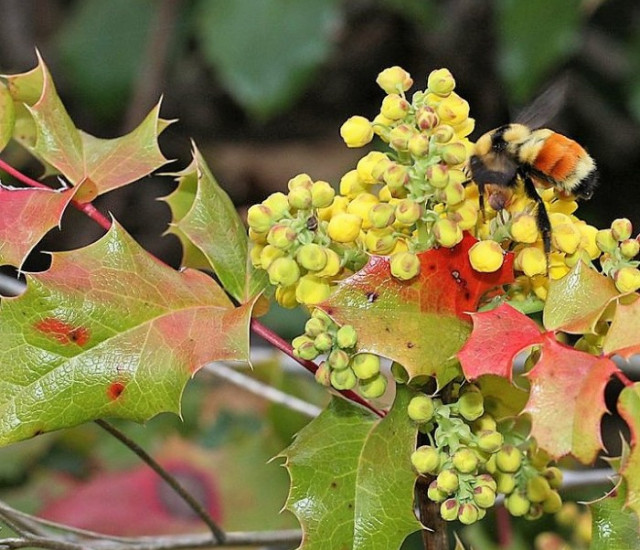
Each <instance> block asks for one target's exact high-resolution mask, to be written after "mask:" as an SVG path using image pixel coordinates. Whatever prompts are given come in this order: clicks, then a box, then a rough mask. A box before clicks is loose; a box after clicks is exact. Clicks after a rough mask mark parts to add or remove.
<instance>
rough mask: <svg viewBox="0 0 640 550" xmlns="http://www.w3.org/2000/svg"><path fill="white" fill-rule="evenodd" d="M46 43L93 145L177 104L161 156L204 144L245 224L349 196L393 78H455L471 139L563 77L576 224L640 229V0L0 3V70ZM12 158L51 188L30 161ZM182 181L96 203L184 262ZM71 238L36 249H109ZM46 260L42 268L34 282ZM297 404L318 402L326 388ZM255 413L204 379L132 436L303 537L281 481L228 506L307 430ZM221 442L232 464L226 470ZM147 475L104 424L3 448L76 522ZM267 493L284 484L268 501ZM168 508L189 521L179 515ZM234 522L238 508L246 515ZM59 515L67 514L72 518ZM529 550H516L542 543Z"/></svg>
mask: <svg viewBox="0 0 640 550" xmlns="http://www.w3.org/2000/svg"><path fill="white" fill-rule="evenodd" d="M36 47H37V48H38V49H39V50H40V52H41V53H42V55H43V57H44V59H45V60H46V62H47V64H48V65H49V68H50V70H51V72H52V74H53V76H54V79H55V81H56V84H57V87H58V91H59V93H60V95H61V97H62V99H63V101H64V102H65V104H66V106H67V108H68V110H69V112H70V114H71V116H72V117H73V119H74V120H75V121H76V124H77V125H78V126H79V127H80V128H82V129H84V130H86V131H88V132H90V133H93V134H95V135H98V136H101V137H114V136H116V135H120V134H122V133H124V132H126V131H128V130H130V129H132V128H133V127H134V126H135V125H136V124H137V123H139V122H140V121H141V120H142V119H143V117H144V115H145V114H146V112H147V111H148V110H149V109H150V108H151V107H152V106H153V105H154V104H155V103H156V102H157V101H158V98H159V97H161V96H162V97H163V107H162V116H163V117H164V118H170V119H171V118H177V119H179V122H178V123H177V124H174V125H172V126H171V127H170V128H169V129H168V130H167V131H165V132H164V133H163V134H162V136H161V138H160V139H161V145H162V148H163V151H164V152H165V155H166V156H167V157H168V158H172V159H176V162H175V163H174V164H173V165H169V166H168V168H169V169H170V170H171V171H176V170H179V169H181V168H183V167H185V166H186V165H187V164H188V162H189V155H190V139H191V138H193V139H195V140H196V142H197V143H198V146H199V148H200V149H201V150H202V152H203V154H204V156H205V157H206V159H207V161H208V162H209V164H210V166H211V168H212V170H213V172H214V174H215V175H216V176H217V178H218V180H219V181H220V183H221V185H222V186H223V187H224V188H225V189H226V190H227V191H228V192H229V194H230V195H231V197H232V199H233V200H234V202H235V203H236V204H237V206H238V207H239V208H240V209H243V208H246V207H247V205H249V204H252V203H254V202H256V201H260V200H262V199H263V198H264V197H265V196H266V195H268V194H269V193H272V192H274V191H277V190H282V189H284V188H285V187H286V183H287V180H288V179H289V178H291V177H292V176H294V175H295V174H297V173H299V172H302V171H305V172H308V173H309V174H310V175H311V176H312V177H313V178H314V179H327V180H329V181H331V182H333V183H337V181H338V180H339V178H340V176H341V175H342V174H343V173H344V172H345V171H347V170H349V169H351V168H352V167H353V165H354V163H355V161H356V160H357V158H358V157H359V155H360V154H361V153H359V152H358V151H351V150H348V149H347V148H346V147H345V146H344V145H343V144H342V142H341V140H340V138H339V135H338V129H339V127H340V125H341V124H342V122H343V121H344V120H345V119H346V118H348V117H349V116H351V115H353V114H361V115H364V116H367V117H369V118H372V117H373V116H374V115H375V114H376V112H377V110H378V108H379V105H380V101H381V99H382V97H383V92H382V91H381V90H380V89H379V88H378V87H377V85H376V84H375V78H376V75H377V74H378V72H379V71H380V70H382V69H383V68H385V67H388V66H391V65H401V66H402V67H404V68H405V69H407V70H408V71H409V72H410V73H411V74H412V76H413V77H414V80H415V81H416V84H417V86H419V87H424V85H425V80H426V77H427V75H428V73H429V71H431V70H432V69H434V68H439V67H448V68H449V69H450V70H451V71H452V72H453V74H454V75H455V77H456V79H457V83H458V88H457V89H458V91H459V93H460V94H461V95H462V96H463V97H464V98H466V99H467V100H468V101H469V103H470V104H471V116H473V117H474V118H475V119H476V131H475V132H474V133H473V134H472V138H475V137H478V136H479V135H480V134H481V133H483V132H485V131H487V130H489V129H491V128H493V127H496V126H498V125H500V124H503V123H505V122H508V121H509V120H510V119H512V118H513V116H514V114H515V113H517V111H518V109H519V108H521V107H523V106H525V105H526V104H527V103H528V102H530V101H531V100H532V99H533V98H534V97H535V96H536V95H537V94H538V93H539V92H540V91H541V90H543V89H545V88H546V86H547V85H549V83H551V82H552V81H554V80H555V79H557V78H565V77H566V78H568V82H569V89H568V93H567V97H566V101H565V104H564V107H563V109H562V110H561V112H560V113H559V115H558V116H557V117H556V118H555V119H554V120H553V121H551V122H550V123H549V127H551V128H553V129H555V130H557V131H560V132H562V133H564V134H566V135H568V136H570V137H572V138H574V139H576V140H577V141H579V142H580V143H582V144H583V145H584V146H585V147H586V148H587V149H588V151H589V152H590V153H591V155H592V156H593V157H594V158H595V159H596V162H597V163H598V166H599V169H600V171H601V180H602V184H601V187H600V188H599V190H598V191H597V192H596V194H595V196H594V198H593V199H592V200H591V201H590V202H589V203H585V205H584V206H583V207H582V208H581V210H580V212H581V213H582V217H584V218H585V219H586V220H588V221H589V222H590V223H592V224H594V225H597V226H599V227H605V226H606V225H608V224H609V223H610V221H611V220H612V219H614V218H616V217H621V216H626V217H629V218H630V219H631V220H632V221H633V222H634V226H635V227H636V228H640V208H639V207H640V186H639V185H638V182H640V3H639V2H638V1H637V0H609V1H604V0H528V1H522V0H342V1H339V0H108V1H104V0H77V1H71V0H0V71H1V72H2V73H14V72H23V71H26V70H28V69H30V68H32V67H33V66H34V65H35V63H36V56H35V48H36ZM3 158H4V159H5V160H7V161H9V162H11V163H12V164H13V165H14V166H16V167H18V168H21V169H22V170H24V171H25V172H27V173H29V174H30V175H38V174H39V169H38V166H37V165H35V164H33V163H32V162H31V161H29V159H28V158H27V156H26V155H25V154H24V153H23V152H21V151H20V150H18V149H17V148H11V149H7V150H6V151H5V152H3ZM2 181H3V182H10V179H9V178H8V177H7V176H6V175H3V176H2ZM173 185H174V184H173V182H172V181H171V179H170V178H147V179H145V180H144V181H142V182H140V183H138V184H136V185H132V186H128V187H125V188H123V189H119V190H117V191H114V192H112V193H110V194H108V195H106V196H104V197H100V198H99V199H98V201H96V205H97V206H98V208H100V209H101V210H102V211H103V212H107V211H110V212H112V213H113V214H114V215H115V217H116V218H117V219H118V220H119V221H120V222H121V223H123V224H124V226H125V227H126V228H127V229H128V230H129V231H130V232H131V233H132V234H133V235H134V236H135V237H136V239H138V241H139V242H141V244H142V245H143V246H145V247H146V248H147V249H148V250H150V251H151V252H152V253H154V254H156V255H157V256H159V257H161V258H162V259H163V260H165V261H167V262H168V263H170V264H171V265H174V266H178V264H179V260H180V249H179V244H178V241H177V240H176V239H175V238H174V237H173V236H171V235H168V236H164V237H163V236H162V233H163V232H164V230H165V229H166V227H167V223H168V222H169V220H170V216H169V210H168V208H167V206H166V205H165V204H164V203H161V202H158V201H155V200H153V199H154V198H157V197H160V196H163V195H166V194H168V193H169V192H170V191H171V190H172V188H173ZM64 225H65V226H66V227H67V229H66V230H65V229H63V230H62V232H60V231H58V230H54V231H52V232H51V233H50V234H49V236H48V237H47V239H46V240H45V242H44V243H43V245H42V247H41V249H45V250H52V249H60V248H71V247H76V246H79V245H83V244H87V243H88V242H91V241H92V240H94V239H95V238H97V237H98V236H99V235H100V231H99V228H97V227H95V226H93V225H92V224H91V222H90V220H87V219H85V218H83V217H82V216H81V215H80V214H78V213H77V212H75V211H72V210H70V211H69V212H68V213H67V214H65V220H64ZM43 262H46V258H45V256H44V255H42V254H40V253H38V252H36V253H34V254H33V255H32V257H31V258H30V260H29V262H28V263H27V265H26V269H27V270H29V269H38V268H41V267H42V265H43ZM274 372H275V373H276V374H274ZM261 376H263V377H264V378H267V379H269V380H270V381H271V382H273V381H274V379H273V377H274V376H275V377H276V379H277V380H276V382H277V384H285V381H286V380H288V378H290V377H287V376H283V375H282V371H281V370H280V368H279V367H277V366H273V365H272V366H271V367H270V368H267V369H266V370H265V372H264V373H263V374H261ZM283 380H284V381H283ZM294 382H295V383H292V382H286V384H289V385H291V384H294V385H295V384H298V383H300V384H303V385H305V387H306V385H308V384H307V382H308V380H307V379H304V380H303V381H294ZM297 391H299V392H301V393H302V394H304V395H307V396H308V395H309V392H310V391H312V390H311V389H309V388H308V387H307V388H306V389H304V390H301V389H300V388H297ZM314 399H315V400H316V402H321V397H319V396H315V397H314ZM245 401H246V400H245V399H244V396H243V395H242V394H238V393H237V391H236V392H233V391H231V393H229V390H228V389H227V390H225V386H224V385H223V384H221V383H220V382H215V381H211V380H209V381H208V382H206V383H205V382H202V383H200V384H197V385H194V384H192V385H190V386H189V389H188V392H187V395H186V401H185V407H186V410H185V414H184V417H185V423H184V424H182V423H180V422H179V421H178V419H168V418H164V417H161V418H158V419H155V420H153V421H152V422H150V423H149V425H148V426H147V427H146V428H137V427H130V426H128V427H126V428H127V429H129V431H132V432H135V435H136V436H137V437H138V438H142V440H143V443H144V442H147V443H148V444H149V448H150V450H152V451H155V452H158V453H159V454H160V455H161V456H162V457H165V458H166V460H167V461H168V463H170V464H173V463H175V457H182V458H183V459H184V462H186V463H187V466H185V468H186V469H187V474H189V471H188V470H189V468H193V469H195V470H197V471H198V472H199V473H198V474H197V475H203V476H205V477H207V476H209V477H210V478H211V479H210V481H211V483H212V484H213V485H212V487H214V488H213V489H211V488H210V489H211V490H210V491H209V493H208V494H209V498H210V499H213V500H215V498H214V497H212V496H211V495H213V494H214V493H215V494H218V496H220V495H222V496H221V497H220V500H219V501H215V502H223V503H226V504H224V506H223V508H224V509H217V512H216V513H219V514H220V517H221V518H222V520H223V523H224V524H225V526H226V527H230V528H243V529H261V528H275V527H282V526H292V525H295V522H293V523H292V522H291V518H286V517H284V516H277V510H278V509H279V507H280V505H281V504H282V499H283V498H284V496H285V495H286V481H287V480H286V475H284V472H283V471H282V469H280V468H278V467H277V466H275V465H273V464H272V465H270V467H271V469H270V470H269V469H266V470H260V473H258V474H256V476H255V479H254V478H251V479H248V480H245V481H247V483H246V485H247V486H248V487H249V489H252V491H251V490H249V491H248V492H247V494H246V495H241V496H240V497H238V498H237V499H236V501H233V502H230V501H229V499H230V498H231V497H230V496H229V495H230V494H233V491H234V488H233V487H231V488H227V489H225V487H224V486H223V485H224V483H223V482H224V479H226V478H225V477H224V476H222V477H221V478H220V480H219V482H220V483H219V485H216V479H217V477H219V476H220V474H221V472H220V469H221V468H222V469H229V468H231V469H233V468H234V467H236V468H237V465H238V464H241V463H243V461H245V462H246V463H247V465H248V466H249V465H250V464H259V465H260V468H267V467H266V466H265V464H264V463H265V462H266V458H268V457H269V456H273V454H275V453H276V452H277V450H278V449H279V448H282V447H284V446H285V445H286V444H287V442H288V441H289V439H290V437H291V435H292V434H293V433H294V432H295V431H296V429H298V428H299V427H300V426H301V425H302V424H303V423H304V419H301V418H296V419H295V420H291V416H290V415H285V414H281V413H282V411H279V412H278V411H276V413H274V412H273V410H272V409H273V408H272V407H268V406H267V405H266V404H265V403H263V402H256V401H255V400H254V399H250V400H249V401H248V402H245ZM211 403H216V406H215V407H213V408H215V410H213V408H212V405H211ZM203 430H204V435H203ZM258 436H259V437H258ZM212 442H213V443H212ZM223 443H224V444H225V445H226V448H227V449H230V450H227V451H226V454H219V453H218V448H219V447H220V446H222V444H223ZM203 446H204V449H203ZM172 461H174V462H172ZM137 464H138V463H137V462H136V460H135V459H133V458H132V457H130V456H129V455H128V454H127V451H123V450H120V449H119V448H118V444H117V443H116V442H113V441H111V440H108V439H107V440H106V441H105V440H104V438H103V437H102V434H100V433H99V430H98V429H97V428H95V427H93V426H89V427H84V428H79V429H76V430H68V431H65V432H61V433H57V434H51V435H49V436H46V437H43V438H38V439H36V440H33V441H32V442H27V443H25V444H21V445H17V446H14V447H11V448H8V449H1V450H0V485H2V486H4V488H5V489H4V492H3V495H5V496H6V495H9V498H10V500H11V501H12V502H14V503H16V504H22V505H23V508H24V509H28V510H34V511H38V510H40V511H42V510H45V511H47V510H48V514H49V516H50V517H54V518H62V519H64V518H68V514H69V513H71V514H72V516H73V514H78V513H79V511H80V510H82V509H83V507H85V506H84V505H83V504H82V502H84V501H79V503H78V502H71V504H69V502H68V501H67V500H65V499H68V498H70V497H68V495H69V494H72V493H76V492H77V491H78V490H79V489H78V488H79V487H80V485H82V484H83V483H84V482H87V483H90V482H92V481H93V482H95V480H96V479H97V477H99V476H104V475H107V473H108V472H111V471H113V470H116V471H121V470H120V469H121V468H124V469H125V471H126V472H127V474H126V475H129V476H133V477H131V478H126V479H128V480H138V478H137V477H135V476H136V475H138V474H137V473H136V471H137V470H135V468H136V465H137ZM203 465H204V466H203ZM183 466H184V464H183ZM256 467H257V466H256ZM202 468H204V471H200V470H201V469H202ZM132 469H133V470H132ZM195 470H194V471H195ZM274 472H275V473H274ZM191 473H193V472H191ZM224 473H225V474H226V473H227V470H224ZM123 475H124V474H123ZM140 475H141V474H140ZM185 475H186V474H185ZM189 475H191V474H189ZM194 475H195V474H194ZM242 475H243V474H241V473H239V476H240V477H241V478H242ZM141 479H142V478H141ZM138 482H139V483H146V481H144V480H142V481H140V480H138ZM267 482H268V483H274V487H275V488H273V490H272V489H271V488H269V489H268V490H267V491H264V489H265V487H271V486H270V485H268V484H267V485H265V483H267ZM130 483H134V482H133V481H131V482H130ZM132 486H133V487H136V485H135V484H134V485H132ZM216 491H217V493H216ZM225 491H226V492H225ZM87 494H88V495H89V496H87V498H88V499H89V501H91V498H90V496H91V494H92V493H91V492H89V493H87ZM154 494H155V493H154ZM259 494H260V495H262V498H265V497H269V498H267V500H269V499H270V501H269V502H268V503H267V504H265V505H264V507H263V509H269V510H270V513H271V512H273V514H275V515H269V514H265V517H264V518H263V517H259V516H258V515H256V512H255V510H254V509H253V508H250V507H249V508H247V507H246V502H251V501H253V500H255V498H256V495H259ZM134 496H135V495H134ZM134 496H132V497H131V498H134ZM136 498H138V497H136ZM149 498H151V497H149ZM154 498H155V497H154ZM163 498H165V500H164V501H163V503H164V504H163V506H165V508H166V506H167V502H169V505H170V506H169V508H170V510H171V511H172V513H174V512H175V514H177V516H178V517H179V518H180V519H181V521H182V520H184V519H185V518H184V517H183V516H181V515H180V514H183V515H184V511H181V512H180V513H178V512H176V508H175V506H176V504H175V501H174V500H170V501H166V495H165V497H163ZM216 498H217V497H216ZM243 498H244V499H245V500H244V501H243ZM94 500H95V499H94ZM215 502H213V501H211V502H209V504H211V506H214V504H215ZM61 503H62V504H61ZM243 503H244V504H243ZM63 504H64V505H63ZM65 506H67V508H65ZM171 506H174V508H171ZM221 506H222V505H221ZM243 506H244V507H245V508H244V509H243ZM265 507H266V508H265ZM214 508H215V506H214ZM232 508H235V509H239V510H240V511H241V512H243V514H242V515H241V517H240V518H239V517H237V515H234V513H236V514H237V513H238V512H233V511H231V509H232ZM63 509H67V510H71V511H72V512H67V516H65V515H64V513H63V512H61V510H63ZM165 512H166V510H165ZM56 514H57V515H56ZM267 516H268V517H267ZM283 517H284V519H283ZM251 518H253V520H254V522H253V523H251V521H250V520H251ZM187 519H188V518H187ZM191 519H193V518H191ZM185 521H186V520H185ZM178 523H179V522H178ZM187 523H188V521H187ZM84 525H85V526H86V525H90V526H92V527H94V528H95V527H96V525H93V524H84ZM180 525H181V526H182V527H184V525H183V524H182V523H180ZM189 525H191V524H189ZM176 529H177V530H180V528H178V527H176ZM189 529H191V527H189ZM121 534H123V533H121ZM523 544H524V545H523V546H519V547H518V548H528V547H529V546H527V545H526V543H523Z"/></svg>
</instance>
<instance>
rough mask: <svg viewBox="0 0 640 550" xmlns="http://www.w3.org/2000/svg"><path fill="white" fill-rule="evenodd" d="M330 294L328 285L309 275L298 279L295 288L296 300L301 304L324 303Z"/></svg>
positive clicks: (322, 280)
mask: <svg viewBox="0 0 640 550" xmlns="http://www.w3.org/2000/svg"><path fill="white" fill-rule="evenodd" d="M294 263H295V262H294ZM330 294H331V287H330V286H329V283H327V282H326V281H325V280H324V279H321V278H319V277H316V276H315V275H311V274H307V275H303V276H302V277H300V280H299V281H298V286H297V287H296V299H297V300H298V302H300V303H301V304H307V305H311V304H319V303H320V302H324V301H325V300H326V299H327V298H328V297H329V295H330Z"/></svg>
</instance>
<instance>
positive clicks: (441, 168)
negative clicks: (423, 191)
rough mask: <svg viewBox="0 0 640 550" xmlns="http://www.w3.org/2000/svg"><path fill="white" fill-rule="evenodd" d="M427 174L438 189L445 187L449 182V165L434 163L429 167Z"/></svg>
mask: <svg viewBox="0 0 640 550" xmlns="http://www.w3.org/2000/svg"><path fill="white" fill-rule="evenodd" d="M425 175H426V177H427V180H428V181H429V183H430V184H431V185H432V186H433V187H435V188H436V189H444V188H445V187H446V186H447V184H448V183H449V167H448V166H447V165H446V164H432V165H431V166H429V167H428V168H427V171H426V173H425Z"/></svg>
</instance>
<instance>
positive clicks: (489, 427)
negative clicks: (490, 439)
mask: <svg viewBox="0 0 640 550" xmlns="http://www.w3.org/2000/svg"><path fill="white" fill-rule="evenodd" d="M496 427H497V424H496V421H495V419H494V418H493V416H491V415H490V414H487V413H485V414H483V415H482V416H481V417H480V418H477V419H476V420H474V421H473V430H474V431H475V432H477V433H479V432H482V431H485V430H486V431H490V432H494V431H495V430H496Z"/></svg>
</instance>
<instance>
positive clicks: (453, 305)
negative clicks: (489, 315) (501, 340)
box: [320, 235, 513, 384]
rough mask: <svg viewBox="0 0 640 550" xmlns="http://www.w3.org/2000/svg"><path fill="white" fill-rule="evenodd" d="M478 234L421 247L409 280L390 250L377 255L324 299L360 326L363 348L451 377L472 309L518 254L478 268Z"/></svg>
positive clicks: (504, 279) (418, 371)
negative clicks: (490, 269)
mask: <svg viewBox="0 0 640 550" xmlns="http://www.w3.org/2000/svg"><path fill="white" fill-rule="evenodd" d="M475 242H476V240H475V239H474V238H473V237H471V236H470V235H466V236H465V238H464V239H463V241H462V242H461V243H460V244H459V245H458V246H456V247H454V248H451V249H449V248H438V249H435V250H429V251H427V252H423V253H421V254H420V255H419V257H420V265H421V267H420V275H419V276H418V277H416V278H415V279H413V280H411V281H408V282H402V281H399V280H398V279H396V278H395V277H392V276H391V271H390V267H389V259H388V258H384V257H379V256H373V257H372V258H371V259H370V260H369V263H368V264H367V265H366V266H364V267H363V268H362V269H361V270H360V271H358V272H357V273H355V274H354V275H352V276H351V277H349V278H348V279H345V280H344V281H343V282H342V283H341V284H340V286H339V287H338V289H337V290H336V292H335V293H334V294H333V295H332V296H331V297H330V298H329V299H328V300H327V301H326V302H323V303H322V304H320V307H321V308H322V309H324V310H325V311H326V312H327V313H328V314H329V315H330V316H332V317H333V318H335V319H336V321H338V322H339V323H342V324H351V325H353V326H354V327H355V328H356V330H357V332H358V346H359V347H360V348H361V349H363V350H367V351H370V352H374V353H377V354H379V355H382V356H384V357H388V358H390V359H393V360H394V361H397V362H398V363H400V364H401V365H403V366H404V367H405V368H406V369H407V371H408V373H409V375H410V376H411V377H415V376H418V375H430V376H436V377H437V378H438V380H439V382H440V384H445V383H446V382H447V381H448V378H449V375H447V374H445V368H444V365H445V363H446V362H447V361H448V360H449V359H451V358H452V357H454V356H455V354H456V353H457V352H458V350H459V349H460V348H461V347H462V344H463V343H464V342H465V341H466V339H467V336H468V335H469V330H470V326H469V315H468V312H472V311H476V309H477V308H478V303H479V302H480V298H481V297H482V295H483V294H484V293H485V292H487V291H488V290H490V289H492V288H494V287H498V286H500V285H503V284H506V283H508V282H509V281H511V280H512V278H513V272H512V261H513V258H512V256H511V255H507V256H506V257H505V263H504V265H503V266H502V268H501V270H500V271H497V272H495V273H478V272H476V271H474V270H473V269H472V268H471V264H470V263H469V257H468V250H469V248H471V246H472V245H473V244H474V243H475ZM447 372H448V371H447Z"/></svg>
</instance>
